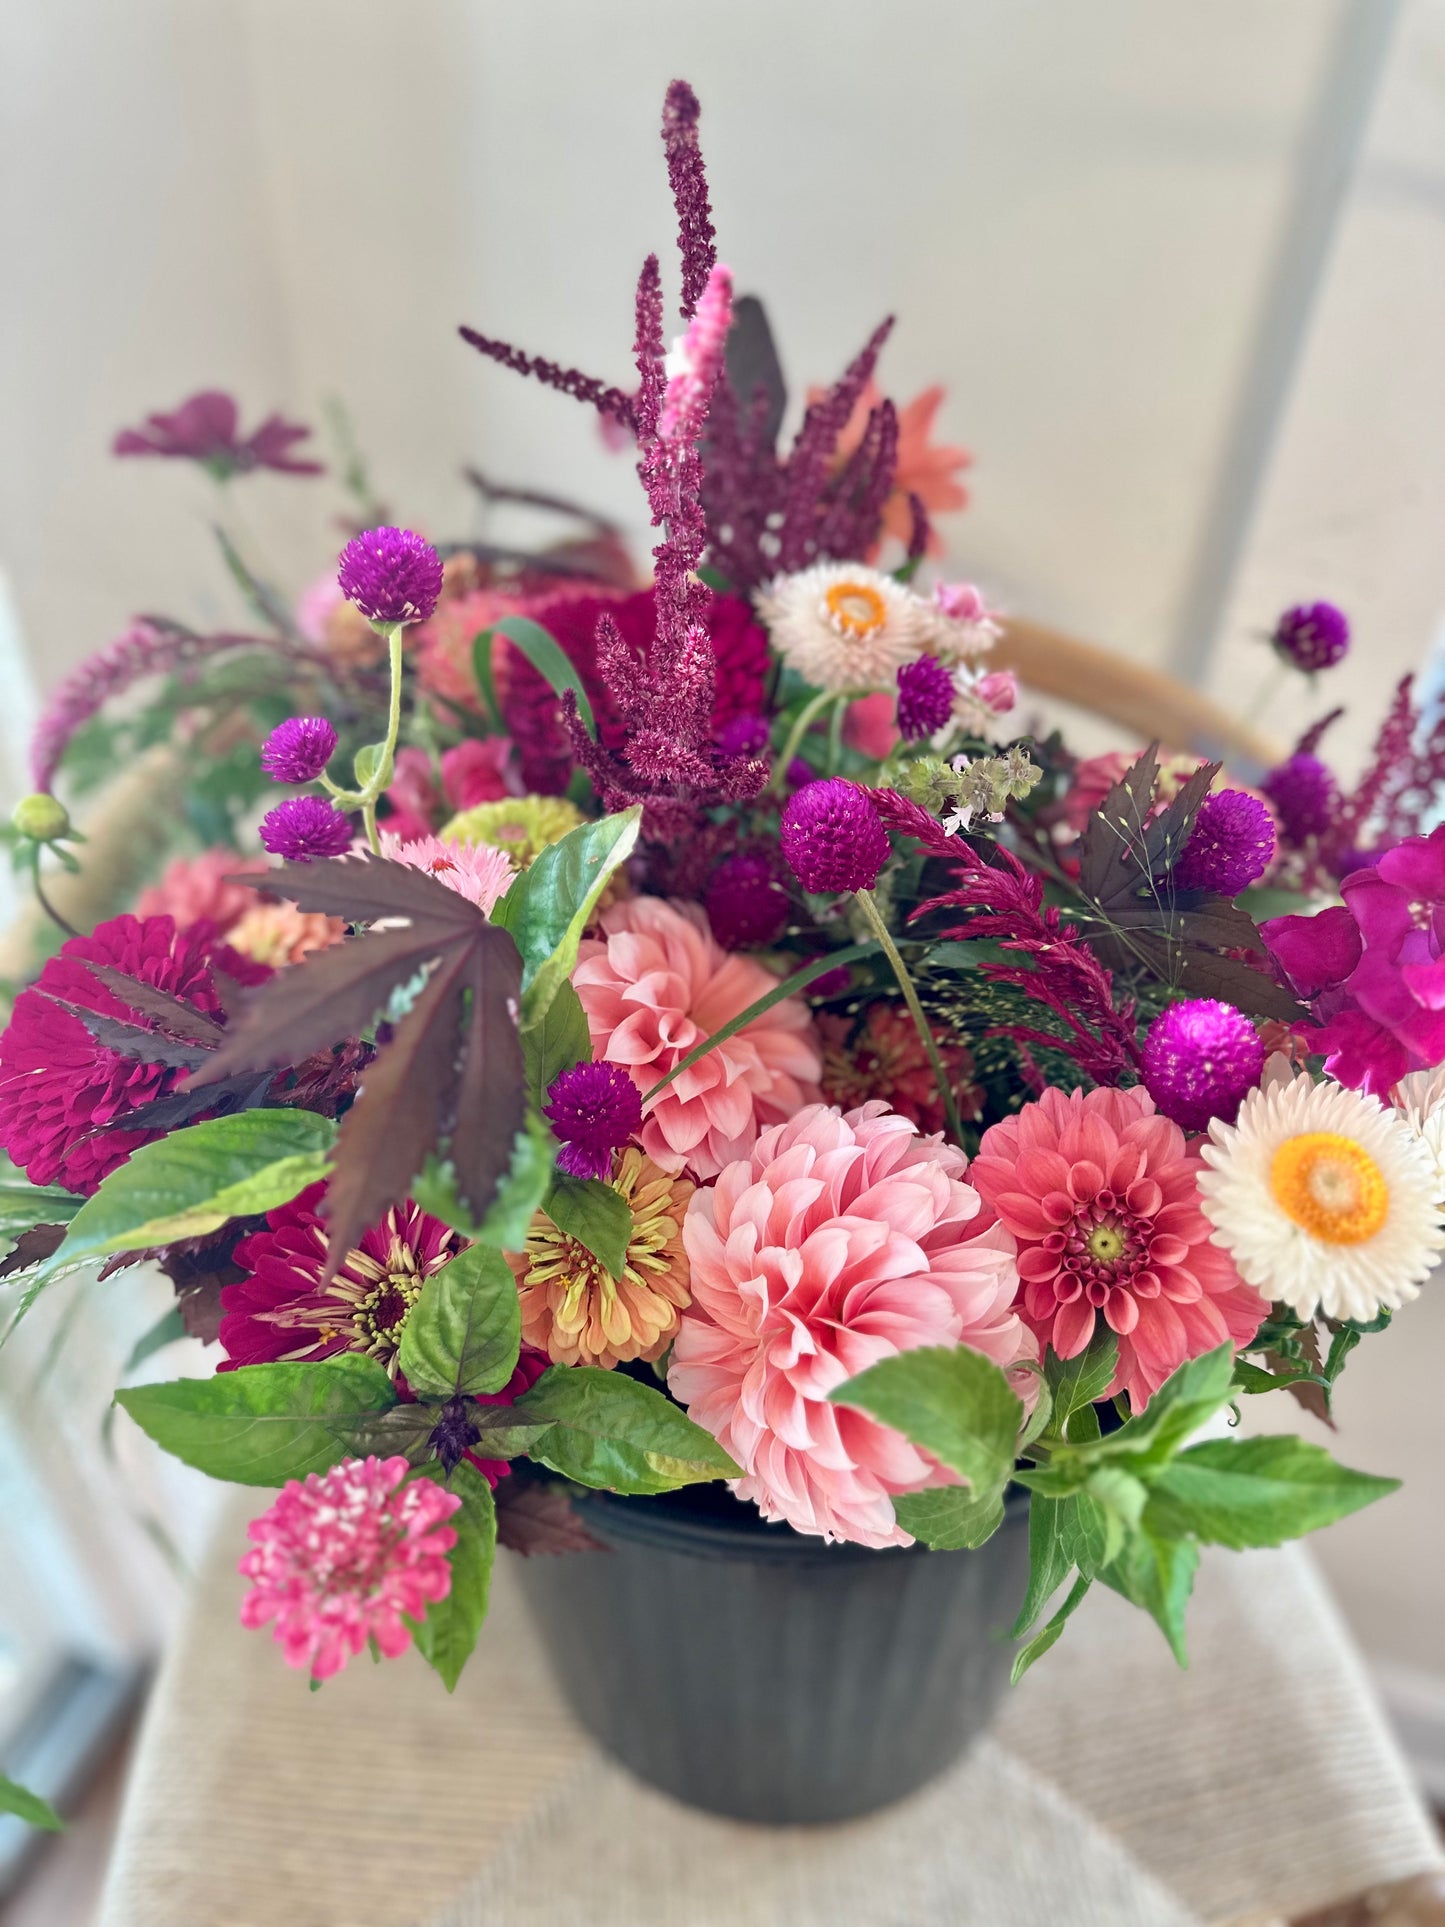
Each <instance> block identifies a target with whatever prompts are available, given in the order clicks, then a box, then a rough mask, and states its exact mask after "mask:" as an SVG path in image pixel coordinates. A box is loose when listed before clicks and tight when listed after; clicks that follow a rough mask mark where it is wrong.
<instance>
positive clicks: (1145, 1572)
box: [1098, 1525, 1199, 1666]
mask: <svg viewBox="0 0 1445 1927" xmlns="http://www.w3.org/2000/svg"><path fill="white" fill-rule="evenodd" d="M1198 1566H1199V1548H1198V1546H1196V1545H1195V1543H1194V1541H1193V1540H1192V1539H1171V1538H1159V1537H1156V1536H1155V1534H1154V1533H1153V1532H1151V1531H1150V1530H1149V1529H1148V1527H1147V1525H1146V1526H1145V1527H1142V1528H1141V1529H1140V1530H1139V1531H1137V1532H1134V1533H1132V1534H1131V1535H1130V1537H1129V1539H1128V1540H1127V1542H1126V1543H1125V1546H1124V1549H1123V1551H1122V1552H1121V1553H1120V1555H1119V1557H1118V1558H1117V1559H1115V1560H1114V1561H1113V1562H1112V1564H1110V1565H1107V1566H1105V1567H1103V1568H1102V1570H1101V1571H1100V1573H1099V1575H1098V1576H1099V1578H1100V1579H1101V1580H1102V1581H1103V1583H1104V1584H1105V1585H1106V1586H1109V1587H1111V1588H1112V1590H1113V1591H1115V1592H1117V1593H1121V1594H1122V1595H1123V1597H1124V1598H1125V1599H1127V1600H1129V1601H1130V1602H1131V1604H1133V1605H1135V1606H1142V1607H1143V1609H1144V1611H1145V1612H1146V1613H1148V1614H1149V1616H1150V1617H1151V1618H1152V1619H1153V1620H1154V1622H1155V1624H1156V1625H1157V1626H1158V1627H1159V1629H1160V1631H1161V1632H1162V1633H1163V1635H1164V1637H1165V1638H1166V1639H1167V1640H1168V1641H1169V1646H1170V1650H1171V1651H1172V1652H1173V1654H1174V1657H1175V1659H1177V1660H1178V1662H1179V1664H1180V1665H1181V1666H1187V1665H1188V1664H1189V1658H1188V1654H1187V1653H1186V1652H1185V1649H1184V1609H1185V1607H1186V1606H1187V1605H1188V1604H1189V1595H1190V1593H1191V1592H1192V1591H1193V1590H1194V1574H1195V1572H1196V1570H1197V1569H1198Z"/></svg>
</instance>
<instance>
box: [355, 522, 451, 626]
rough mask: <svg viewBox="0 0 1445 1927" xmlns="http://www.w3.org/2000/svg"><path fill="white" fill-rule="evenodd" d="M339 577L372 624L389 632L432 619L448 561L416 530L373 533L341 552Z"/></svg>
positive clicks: (360, 538) (374, 531)
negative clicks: (402, 626) (415, 532)
mask: <svg viewBox="0 0 1445 1927" xmlns="http://www.w3.org/2000/svg"><path fill="white" fill-rule="evenodd" d="M336 579H337V581H338V582H339V583H340V584H341V593H342V594H343V595H344V596H345V597H346V599H347V601H348V602H353V603H355V605H356V607H357V608H358V609H360V611H361V613H362V614H363V615H364V616H365V617H366V619H367V621H368V622H371V623H374V624H376V625H377V626H379V627H381V628H388V629H389V628H394V627H396V626H397V625H399V624H401V623H408V622H425V621H426V619H427V617H428V616H429V615H430V614H431V612H432V610H433V609H435V607H436V606H437V598H438V596H440V594H441V592H442V559H441V557H440V556H439V555H438V554H437V552H436V550H435V549H434V548H433V547H432V545H431V543H430V542H428V541H425V540H424V539H423V538H422V537H421V536H419V535H415V534H413V533H412V531H411V530H410V529H396V528H390V527H388V528H380V529H368V530H367V531H366V533H365V534H364V535H355V536H353V537H352V538H351V540H350V541H349V542H348V543H347V545H346V547H345V548H344V549H343V550H342V551H341V560H340V563H339V564H338V566H337V570H336Z"/></svg>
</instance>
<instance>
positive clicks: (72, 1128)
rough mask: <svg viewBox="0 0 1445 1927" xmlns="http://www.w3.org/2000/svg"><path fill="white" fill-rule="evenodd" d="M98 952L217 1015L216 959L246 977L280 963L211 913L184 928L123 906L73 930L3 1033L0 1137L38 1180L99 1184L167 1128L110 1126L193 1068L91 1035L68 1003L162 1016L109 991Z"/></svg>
mask: <svg viewBox="0 0 1445 1927" xmlns="http://www.w3.org/2000/svg"><path fill="white" fill-rule="evenodd" d="M87 963H98V964H106V965H108V966H109V967H110V968H111V969H112V970H118V971H121V972H123V973H124V975H125V976H127V977H135V978H137V979H138V980H139V981H140V982H141V983H144V984H149V985H151V986H152V987H153V988H154V989H156V990H163V991H166V992H167V993H168V994H169V995H170V996H172V997H178V998H179V999H180V1000H181V1002H182V1003H185V1004H189V1005H190V1007H191V1009H192V1010H196V1011H199V1012H201V1014H202V1015H204V1016H206V1017H213V1018H219V1017H220V1016H221V1014H222V1012H221V1000H220V998H219V996H218V995H217V993H216V985H215V980H214V978H213V977H212V975H211V968H212V965H215V966H216V967H217V968H218V969H220V970H221V971H223V972H224V973H225V975H226V976H228V977H234V978H235V979H237V980H238V981H239V982H242V983H258V982H260V981H261V980H262V979H263V978H265V977H267V976H269V975H270V973H269V971H267V970H265V969H263V968H261V967H260V966H259V965H256V964H252V963H251V962H249V961H248V960H247V959H246V958H244V957H242V956H240V955H239V954H238V953H237V952H236V951H234V950H232V949H230V948H229V946H227V945H226V944H223V943H220V942H218V941H217V937H216V931H215V927H214V925H212V924H210V923H205V922H202V923H194V924H192V925H191V927H190V928H189V929H188V930H182V931H177V929H176V926H175V922H174V920H173V919H172V918H170V917H131V916H124V917H112V918H111V919H110V921H109V922H108V923H102V924H97V926H96V928H95V929H94V930H93V931H92V932H91V934H90V935H89V936H88V937H71V938H70V939H69V940H68V941H67V942H66V943H64V944H63V945H62V946H61V949H60V953H59V955H58V956H55V957H52V958H51V959H50V961H49V962H48V963H47V964H46V966H45V968H44V969H43V970H42V971H41V973H40V976H39V978H38V979H37V980H36V982H35V983H34V984H33V985H32V986H31V988H30V989H28V990H22V991H21V993H20V995H19V996H18V997H17V998H16V1000H15V1009H14V1011H13V1013H12V1014H11V1018H10V1023H9V1025H8V1027H7V1028H6V1030H5V1033H4V1035H3V1036H0V1146H3V1148H4V1150H5V1151H6V1152H7V1153H8V1154H9V1156H10V1157H11V1158H12V1159H13V1161H14V1162H15V1163H16V1164H18V1165H20V1166H21V1168H22V1169H23V1170H24V1171H25V1172H26V1174H27V1175H28V1177H29V1178H30V1181H31V1182H32V1183H33V1184H60V1185H63V1186H64V1187H65V1188H66V1190H68V1191H78V1192H83V1193H86V1194H89V1193H90V1192H92V1191H94V1190H95V1188H96V1186H97V1185H98V1184H99V1183H100V1181H101V1179H102V1178H105V1177H107V1176H109V1174H110V1173H111V1172H112V1171H114V1170H115V1169H116V1167H117V1166H118V1165H121V1164H124V1163H125V1161H126V1159H127V1158H128V1157H129V1156H130V1154H131V1152H132V1151H134V1150H136V1149H138V1147H139V1146H140V1145H142V1144H149V1143H151V1142H152V1141H153V1140H154V1139H155V1138H157V1137H160V1136H163V1135H164V1134H163V1133H162V1132H160V1131H124V1130H115V1131H111V1130H102V1129H101V1128H100V1127H101V1126H102V1125H109V1124H111V1123H113V1122H114V1121H115V1120H116V1119H118V1118H123V1117H124V1116H125V1115H126V1113H127V1112H129V1111H134V1110H136V1109H138V1108H139V1107H140V1106H141V1105H142V1104H149V1103H150V1102H151V1101H152V1100H153V1099H155V1098H158V1097H164V1096H166V1095H167V1093H168V1092H170V1091H172V1090H174V1089H175V1087H176V1085H177V1084H179V1083H180V1081H181V1079H182V1078H183V1077H184V1076H185V1075H186V1067H185V1066H184V1065H180V1066H177V1065H175V1064H174V1063H171V1064H166V1063H163V1062H162V1063H147V1062H145V1061H144V1060H142V1059H139V1058H135V1057H128V1056H123V1055H122V1054H121V1053H120V1052H119V1051H115V1050H109V1049H107V1048H106V1047H105V1046H104V1045H103V1044H100V1043H98V1042H97V1041H96V1039H95V1038H94V1037H92V1036H91V1034H90V1031H89V1030H88V1029H87V1028H86V1026H85V1023H84V1021H83V1020H82V1019H81V1018H80V1017H78V1016H76V1015H75V1014H74V1013H73V1011H72V1010H69V1009H66V1008H65V1006H66V1005H73V1006H78V1007H79V1008H80V1009H83V1010H88V1011H95V1012H97V1013H98V1014H99V1015H101V1016H103V1017H112V1018H120V1019H122V1020H123V1021H124V1022H126V1023H127V1024H133V1025H140V1026H141V1027H142V1028H145V1029H149V1030H155V1029H156V1028H157V1026H156V1025H155V1023H154V1022H153V1021H152V1019H150V1018H149V1017H146V1016H143V1015H141V1014H140V1013H138V1012H137V1011H135V1010H132V1009H131V1008H130V1007H129V1006H128V1005H127V1003H126V1001H125V998H124V996H122V995H119V994H117V993H116V992H115V991H112V990H108V989H107V988H106V987H105V985H104V984H102V983H101V981H100V979H99V978H98V977H96V976H95V975H93V974H92V972H91V971H90V970H88V969H87V968H86V965H87ZM169 1054H170V1053H169V1052H167V1051H165V1050H164V1049H162V1050H161V1051H159V1052H158V1055H160V1056H162V1057H164V1056H167V1055H169Z"/></svg>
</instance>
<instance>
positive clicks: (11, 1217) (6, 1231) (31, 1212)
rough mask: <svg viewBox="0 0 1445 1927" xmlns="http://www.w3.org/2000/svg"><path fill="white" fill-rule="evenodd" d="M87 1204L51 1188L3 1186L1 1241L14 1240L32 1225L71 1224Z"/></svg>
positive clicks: (0, 1211)
mask: <svg viewBox="0 0 1445 1927" xmlns="http://www.w3.org/2000/svg"><path fill="white" fill-rule="evenodd" d="M84 1203H85V1199H84V1198H79V1197H77V1196H76V1195H75V1193H74V1192H73V1191H62V1190H60V1189H59V1188H58V1187H57V1186H55V1185H51V1184H24V1183H21V1184H0V1239H7V1238H14V1237H15V1236H16V1235H17V1234H18V1233H20V1232H22V1231H28V1230H29V1229H30V1227H31V1225H33V1224H69V1223H70V1220H71V1219H72V1218H73V1217H74V1216H75V1214H76V1212H77V1211H79V1209H80V1207H81V1206H82V1205H83V1204H84Z"/></svg>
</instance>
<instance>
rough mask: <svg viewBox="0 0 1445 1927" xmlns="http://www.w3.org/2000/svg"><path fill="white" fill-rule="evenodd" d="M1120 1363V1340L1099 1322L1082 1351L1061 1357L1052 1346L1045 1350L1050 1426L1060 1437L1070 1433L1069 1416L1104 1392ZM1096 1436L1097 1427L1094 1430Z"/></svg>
mask: <svg viewBox="0 0 1445 1927" xmlns="http://www.w3.org/2000/svg"><path fill="white" fill-rule="evenodd" d="M1118 1366H1119V1341H1118V1339H1116V1338H1115V1336H1114V1334H1113V1333H1112V1332H1111V1331H1110V1330H1109V1328H1108V1327H1107V1325H1101V1326H1100V1328H1099V1330H1098V1331H1097V1332H1096V1333H1095V1334H1094V1337H1093V1339H1092V1340H1091V1341H1090V1343H1089V1344H1088V1345H1086V1346H1085V1347H1084V1349H1083V1351H1081V1352H1079V1353H1078V1354H1077V1355H1076V1356H1075V1357H1073V1358H1060V1357H1059V1355H1058V1353H1057V1352H1056V1351H1054V1349H1053V1348H1052V1346H1051V1347H1050V1348H1049V1349H1048V1351H1046V1352H1045V1354H1044V1380H1045V1383H1046V1384H1047V1385H1048V1388H1049V1390H1050V1392H1052V1393H1053V1398H1054V1412H1053V1419H1052V1421H1051V1429H1052V1430H1053V1431H1054V1432H1055V1433H1056V1434H1057V1435H1058V1436H1059V1437H1060V1438H1065V1439H1066V1438H1069V1437H1071V1436H1072V1434H1071V1432H1070V1429H1069V1420H1070V1419H1071V1418H1072V1417H1073V1415H1074V1413H1075V1412H1078V1411H1081V1410H1084V1411H1086V1410H1088V1408H1089V1407H1090V1406H1092V1405H1093V1404H1094V1403H1095V1401H1096V1400H1097V1399H1101V1398H1102V1397H1103V1396H1104V1391H1105V1388H1106V1387H1107V1386H1108V1385H1109V1383H1110V1381H1111V1380H1112V1379H1113V1376H1114V1373H1115V1372H1116V1371H1117V1370H1118ZM1095 1436H1096V1437H1097V1430H1096V1432H1095Z"/></svg>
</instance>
